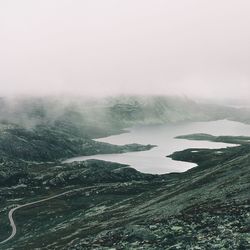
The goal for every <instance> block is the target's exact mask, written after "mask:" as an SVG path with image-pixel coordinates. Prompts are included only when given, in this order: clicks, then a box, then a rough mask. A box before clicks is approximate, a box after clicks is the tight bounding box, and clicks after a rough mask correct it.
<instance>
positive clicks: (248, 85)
mask: <svg viewBox="0 0 250 250" xmlns="http://www.w3.org/2000/svg"><path fill="white" fill-rule="evenodd" d="M249 13H250V1H248V0H238V1H236V0H216V1H215V0H210V1H208V0H188V1H186V0H177V1H174V0H171V1H170V0H125V1H122V0H106V1H103V0H82V1H81V0H42V1H39V0H37V1H34V0H22V1H19V0H2V1H1V2H0V95H18V94H25V95H54V94H56V95H60V94H76V95H89V96H91V95H92V96H103V95H113V94H143V95H144V94H145V95H149V94H157V95H159V94H161V95H185V96H188V97H204V98H220V97H221V98H235V99H236V98H242V99H247V98H249V97H250V70H249V69H250V47H249V45H250V15H249Z"/></svg>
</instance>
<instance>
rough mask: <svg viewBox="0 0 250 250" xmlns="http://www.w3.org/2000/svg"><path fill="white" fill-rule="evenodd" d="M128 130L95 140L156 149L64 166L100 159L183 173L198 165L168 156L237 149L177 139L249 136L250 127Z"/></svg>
mask: <svg viewBox="0 0 250 250" xmlns="http://www.w3.org/2000/svg"><path fill="white" fill-rule="evenodd" d="M128 130H129V132H128V133H123V134H120V135H113V136H109V137H105V138H100V139H96V141H101V142H108V143H112V144H117V145H123V144H129V143H140V144H153V145H157V147H155V148H153V149H151V150H149V151H142V152H131V153H123V154H102V155H94V156H79V157H74V158H71V159H68V160H66V161H65V162H73V161H84V160H87V159H98V160H104V161H111V162H118V163H123V164H128V165H130V166H131V167H133V168H135V169H137V170H139V171H141V172H144V173H153V174H164V173H170V172H183V171H186V170H188V169H190V168H192V167H194V166H196V165H195V164H193V163H188V162H181V161H174V160H172V159H170V158H168V157H166V156H167V155H170V154H172V153H173V152H175V151H180V150H184V149H187V148H214V149H217V148H218V149H219V148H225V147H229V146H234V145H230V144H225V143H217V142H207V141H190V140H184V139H175V137H176V136H179V135H187V134H193V133H206V134H212V135H231V136H241V135H242V136H250V125H246V124H243V123H239V122H233V121H228V120H220V121H211V122H189V123H187V122H185V123H176V124H165V125H140V126H134V127H131V128H129V129H128Z"/></svg>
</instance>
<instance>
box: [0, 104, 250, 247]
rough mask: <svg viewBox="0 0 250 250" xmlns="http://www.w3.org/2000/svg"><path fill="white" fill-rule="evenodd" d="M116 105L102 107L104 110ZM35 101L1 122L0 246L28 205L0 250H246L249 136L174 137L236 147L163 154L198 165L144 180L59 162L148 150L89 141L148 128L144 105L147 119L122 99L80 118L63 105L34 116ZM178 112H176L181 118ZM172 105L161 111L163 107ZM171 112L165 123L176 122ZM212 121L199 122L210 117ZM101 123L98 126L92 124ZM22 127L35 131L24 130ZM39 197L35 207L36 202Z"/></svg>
mask: <svg viewBox="0 0 250 250" xmlns="http://www.w3.org/2000/svg"><path fill="white" fill-rule="evenodd" d="M30 102H31V101H30ZM30 102H29V103H30ZM33 102H34V100H32V102H31V103H33ZM35 102H38V103H40V104H41V102H40V101H37V100H35ZM113 102H114V100H109V105H111V104H110V103H113ZM122 102H123V103H124V101H122ZM31 103H30V104H31ZM129 103H130V104H129ZM40 104H39V105H38V106H36V105H35V106H34V107H39V108H38V109H37V108H36V109H35V111H34V109H33V108H30V109H29V110H26V111H24V109H23V106H22V105H19V106H18V107H19V108H20V109H21V110H22V113H21V114H20V116H18V115H17V116H16V118H15V117H14V116H13V114H14V113H15V112H14V111H15V109H12V111H9V112H7V113H8V117H7V116H5V119H3V118H4V116H2V121H1V131H0V153H1V162H0V164H1V165H0V166H1V168H0V201H1V203H0V242H1V241H4V240H5V239H7V238H8V237H9V236H10V235H11V231H12V228H11V227H10V223H9V219H8V213H9V211H10V210H11V209H12V208H14V207H16V206H17V205H18V204H19V205H25V204H31V205H27V206H24V207H20V208H19V209H18V210H16V212H15V213H14V215H13V218H14V221H15V224H16V228H17V234H16V235H15V236H14V237H13V238H12V239H11V240H9V241H7V242H6V243H4V244H1V243H0V249H3V250H5V249H6V250H7V249H18V250H19V249H25V250H26V249H60V250H61V249H65V250H66V249H112V248H113V249H157V250H158V249H218V250H219V249H232V250H234V249H249V247H250V245H249V244H250V224H249V223H250V221H249V215H250V199H249V190H250V183H249V179H250V172H249V164H250V143H249V138H248V137H232V136H228V137H225V136H219V137H215V136H212V135H206V134H193V135H186V136H180V137H179V138H182V139H192V140H211V141H218V142H225V143H230V144H237V145H238V146H236V147H231V148H225V149H219V150H218V149H216V150H215V149H195V150H194V149H186V150H184V151H181V152H175V153H173V154H172V155H171V156H169V157H172V158H173V159H175V160H181V161H186V162H194V163H196V164H197V165H198V166H197V167H195V168H193V169H190V170H189V171H187V172H184V173H171V174H165V175H152V174H143V173H140V172H138V171H136V170H135V169H133V168H130V167H129V166H126V165H122V164H118V163H110V162H104V161H97V160H89V161H85V162H75V163H62V159H65V158H67V157H73V156H77V155H88V154H91V155H92V154H98V153H120V152H128V151H137V150H149V149H151V148H152V147H153V146H152V145H138V144H131V145H124V146H116V145H111V144H106V143H100V142H96V141H94V140H93V138H97V137H99V136H105V135H108V134H115V133H118V132H122V131H123V129H124V128H125V127H126V126H127V125H128V124H129V123H130V124H133V123H136V122H138V123H140V122H143V121H144V122H145V123H147V121H146V120H145V119H144V118H146V117H149V119H151V118H152V120H154V119H156V118H155V117H156V114H155V113H154V112H153V111H152V113H153V114H154V115H155V116H154V117H153V115H152V116H148V115H146V114H148V113H147V112H148V107H149V106H147V108H146V106H144V108H143V111H142V112H138V113H139V114H140V115H143V116H144V118H143V117H140V118H139V117H138V116H134V112H135V111H134V106H135V105H132V106H133V108H132V107H131V106H126V105H128V104H129V105H131V101H126V105H125V108H124V106H123V105H121V103H120V104H114V103H113V104H112V106H111V107H112V108H110V106H105V108H103V107H102V108H97V106H98V105H96V104H95V105H93V106H91V109H93V110H95V112H97V110H99V111H98V112H100V110H106V111H105V112H107V113H105V115H104V113H103V116H101V117H97V116H96V117H95V116H91V117H90V116H89V115H87V114H86V113H85V115H84V112H83V110H86V107H84V108H83V109H80V108H79V109H77V110H78V111H77V112H76V113H72V114H71V112H70V110H71V109H72V107H71V108H69V107H68V108H67V109H65V108H64V109H63V110H64V112H62V113H61V114H60V115H57V116H56V115H55V114H54V115H53V117H54V119H53V120H52V119H50V115H49V114H50V112H52V110H53V109H52V108H51V109H48V108H47V106H46V108H44V112H41V105H40ZM47 105H48V104H47ZM117 105H118V106H117ZM136 105H139V106H140V105H141V104H140V103H139V104H136ZM150 105H151V104H150ZM164 105H165V104H164ZM28 106H29V105H28ZM52 106H53V105H52ZM153 106H154V105H153ZM184 106H185V105H184V104H183V106H182V107H183V111H180V112H179V114H181V113H184V110H185V109H184ZM194 106H196V105H195V104H194ZM53 107H54V106H53ZM74 107H75V106H74ZM94 107H95V108H94ZM107 107H109V108H107ZM154 107H155V106H154ZM172 108H173V106H172ZM172 108H167V106H166V105H165V106H164V108H163V109H164V110H170V109H172ZM200 108H201V109H203V108H204V107H200ZM54 109H55V107H54ZM121 109H122V112H121ZM204 109H205V108H204ZM223 109H225V110H226V111H225V112H222V114H223V115H221V116H220V115H218V112H217V113H216V116H218V117H220V118H223V117H224V118H225V117H227V115H228V113H227V112H229V110H227V108H223ZM107 110H109V111H107ZM124 110H125V111H124ZM128 110H129V111H128ZM146 110H147V111H146ZM187 110H188V109H187ZM210 110H211V109H210ZM231 111H232V110H231ZM53 112H54V111H53ZM53 112H52V113H53ZM98 112H97V113H98ZM110 112H111V113H112V112H114V113H112V115H111V117H113V118H114V117H115V115H117V116H119V117H120V118H119V119H118V118H117V117H115V118H114V120H116V121H119V122H118V123H119V124H117V123H114V122H113V120H112V119H108V117H110V116H109V115H110ZM124 112H125V114H127V115H125V116H124ZM169 112H170V111H169ZM59 113H60V112H59ZM59 113H57V114H59ZM177 113H178V112H177V111H176V116H175V118H176V117H177V116H179V115H178V114H177ZM194 113H195V114H193V116H197V114H198V113H196V111H194ZM201 113H202V112H201ZM4 114H5V113H4ZM42 114H43V115H42ZM128 114H129V115H128ZM132 114H133V116H131V115H132ZM164 114H165V113H164ZM169 114H170V113H169ZM169 114H168V115H166V116H169V121H170V120H171V119H174V118H173V116H171V115H169ZM212 114H214V113H213V112H212V111H211V113H210V112H208V113H205V115H203V118H202V117H201V116H200V117H199V119H201V120H202V119H214V118H215V116H213V115H212ZM230 114H231V115H232V114H233V113H232V112H231V113H230ZM161 115H162V113H161V112H160V113H159V116H157V117H158V118H157V119H158V121H160V119H162V118H160V117H161ZM164 116H165V115H164ZM164 116H163V117H164ZM191 116H192V112H191V111H190V114H188V117H187V116H186V117H185V118H183V116H182V118H183V119H186V120H187V121H188V120H189V119H191ZM23 117H26V118H27V121H26V120H25V121H22V119H23ZM104 117H106V118H104ZM204 117H205V118H204ZM246 117H247V115H246ZM14 118H15V119H16V120H15V119H14ZM99 119H100V120H103V124H105V126H104V127H103V128H101V127H102V126H101V123H96V121H97V120H99ZM197 119H198V117H197ZM152 120H151V121H152ZM29 121H32V125H31V124H29V126H28V123H29ZM84 121H85V122H84ZM175 121H176V120H175ZM161 122H163V120H161ZM91 124H95V126H94V127H92V126H91ZM53 197H54V198H53ZM39 200H40V201H42V202H39V203H36V202H37V201H39ZM46 200H47V201H46Z"/></svg>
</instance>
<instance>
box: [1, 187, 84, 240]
mask: <svg viewBox="0 0 250 250" xmlns="http://www.w3.org/2000/svg"><path fill="white" fill-rule="evenodd" d="M84 189H86V188H78V189H74V190H70V191H67V192H64V193H61V194H57V195H54V196H52V197H49V198H45V199H41V200H38V201H34V202H30V203H26V204H24V205H18V206H17V207H14V208H12V209H11V210H10V211H9V214H8V217H9V221H10V226H11V227H12V233H11V235H10V236H9V237H8V238H7V239H5V240H3V241H1V242H0V244H4V243H6V242H8V241H9V240H11V239H12V238H13V237H14V236H15V235H16V232H17V228H16V224H15V221H14V219H13V214H14V213H15V212H16V211H17V210H19V209H21V208H24V207H29V206H32V205H34V204H38V203H42V202H45V201H49V200H52V199H55V198H58V197H61V196H64V195H66V194H69V193H73V192H77V191H80V190H84Z"/></svg>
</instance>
